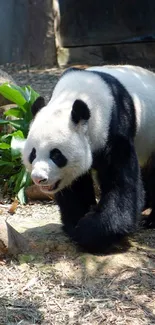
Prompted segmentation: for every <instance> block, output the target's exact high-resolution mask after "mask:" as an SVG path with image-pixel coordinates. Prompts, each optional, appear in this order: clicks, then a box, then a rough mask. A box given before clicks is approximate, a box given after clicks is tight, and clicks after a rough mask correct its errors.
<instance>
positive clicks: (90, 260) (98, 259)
mask: <svg viewBox="0 0 155 325" xmlns="http://www.w3.org/2000/svg"><path fill="white" fill-rule="evenodd" d="M7 215H8V213H7V212H5V213H3V215H2V216H1V218H5V217H6V216H7ZM30 216H31V217H30ZM42 217H43V220H42ZM30 220H31V221H30ZM9 221H10V222H11V224H14V225H15V226H16V228H17V226H18V229H21V231H22V232H23V234H24V236H26V237H29V238H30V239H33V240H34V242H35V243H36V246H37V249H36V250H35V251H32V252H31V253H29V254H27V255H19V256H18V257H17V258H16V260H15V259H14V260H13V261H12V260H10V259H8V260H6V261H4V262H3V261H2V263H1V264H0V324H1V325H4V324H8V325H15V324H22V325H23V324H24V325H28V324H29V325H31V324H42V325H45V324H46V325H47V324H52V325H59V324H64V325H67V324H74V325H75V324H76V325H85V324H92V325H98V324H107V325H109V324H116V325H121V324H123V325H126V324H128V325H137V324H138V325H154V324H155V249H154V245H155V233H154V231H146V232H144V231H143V232H142V231H141V232H140V233H139V234H137V235H135V238H133V239H132V240H131V246H130V248H129V250H128V251H126V252H125V253H121V252H118V253H117V254H111V255H109V256H93V255H90V254H83V253H80V252H79V251H78V250H76V249H75V247H74V246H73V245H72V244H71V243H70V242H69V241H68V240H67V239H66V237H65V236H64V235H63V233H62V230H61V225H60V223H59V214H58V209H57V207H56V206H55V205H54V204H52V205H50V204H49V203H48V204H47V205H45V204H40V203H37V204H31V205H27V206H26V207H22V206H19V207H18V209H17V211H16V213H15V215H13V216H10V217H9ZM51 222H53V223H51ZM18 223H19V225H18ZM26 225H27V229H26ZM36 225H37V227H36Z"/></svg>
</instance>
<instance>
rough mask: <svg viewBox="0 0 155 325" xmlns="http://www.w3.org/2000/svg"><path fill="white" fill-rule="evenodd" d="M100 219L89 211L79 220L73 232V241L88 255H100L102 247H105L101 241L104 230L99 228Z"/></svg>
mask: <svg viewBox="0 0 155 325" xmlns="http://www.w3.org/2000/svg"><path fill="white" fill-rule="evenodd" d="M99 219H100V218H99V217H98V216H96V214H95V213H94V212H93V211H91V212H89V213H87V215H86V216H85V217H84V218H82V219H80V220H79V222H78V224H77V226H76V227H75V230H74V238H73V240H74V241H75V242H76V243H77V244H78V245H79V246H80V247H82V249H84V250H86V251H87V252H90V253H100V252H102V251H103V246H106V245H105V243H104V240H103V236H104V229H103V228H102V227H101V224H100V220H99Z"/></svg>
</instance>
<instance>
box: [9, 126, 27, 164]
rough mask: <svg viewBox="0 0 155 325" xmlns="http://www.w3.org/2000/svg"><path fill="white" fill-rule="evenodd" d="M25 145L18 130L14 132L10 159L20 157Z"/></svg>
mask: <svg viewBox="0 0 155 325" xmlns="http://www.w3.org/2000/svg"><path fill="white" fill-rule="evenodd" d="M24 143H25V140H24V136H23V133H22V132H21V131H20V130H19V131H17V132H14V134H13V136H12V139H11V154H12V158H13V159H14V158H17V157H20V156H21V151H22V148H23V145H24Z"/></svg>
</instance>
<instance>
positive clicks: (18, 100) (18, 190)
mask: <svg viewBox="0 0 155 325" xmlns="http://www.w3.org/2000/svg"><path fill="white" fill-rule="evenodd" d="M0 94H2V95H3V96H4V97H5V98H7V99H9V100H10V101H11V102H13V103H15V104H16V105H17V106H16V107H14V108H10V109H9V110H7V111H6V112H5V113H4V119H0V126H1V127H2V126H5V125H6V124H7V125H10V126H11V127H12V131H11V133H9V134H5V133H4V130H3V127H2V131H1V132H0V180H1V184H2V185H4V184H6V185H7V187H8V190H9V191H10V193H11V195H12V196H14V197H17V198H18V199H19V201H20V203H22V204H23V203H25V202H26V198H25V188H26V187H27V186H28V185H30V183H31V180H30V176H29V174H28V173H27V171H26V170H25V167H24V166H23V164H22V161H21V153H20V150H19V148H18V146H17V140H18V141H21V142H22V141H23V140H24V139H25V138H26V137H27V134H28V129H29V124H30V121H31V120H32V115H31V106H32V104H33V102H34V101H35V99H36V98H37V97H38V96H39V94H38V93H37V92H35V91H34V90H33V89H32V88H31V87H30V86H25V87H19V86H16V85H12V84H9V83H5V84H3V85H1V86H0ZM7 118H8V119H7Z"/></svg>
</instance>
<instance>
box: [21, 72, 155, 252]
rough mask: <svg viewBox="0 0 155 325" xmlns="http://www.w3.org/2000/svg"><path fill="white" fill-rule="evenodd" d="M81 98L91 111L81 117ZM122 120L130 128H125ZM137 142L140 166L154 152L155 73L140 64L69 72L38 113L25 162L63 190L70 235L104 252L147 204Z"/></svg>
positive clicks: (49, 187)
mask: <svg viewBox="0 0 155 325" xmlns="http://www.w3.org/2000/svg"><path fill="white" fill-rule="evenodd" d="M98 72H100V73H101V75H100V74H99V73H98ZM102 73H103V74H102ZM106 76H112V77H110V78H109V77H108V78H109V79H107V77H106ZM113 77H114V78H113ZM110 80H111V82H112V83H113V84H112V85H111V84H110ZM122 96H124V97H123V99H122ZM77 100H78V101H79V103H81V102H82V103H84V104H82V105H85V108H83V109H84V110H86V111H87V110H88V111H89V112H90V116H89V117H88V118H86V119H85V118H82V117H81V118H80V119H79V121H78V122H76V118H75V119H74V118H72V117H71V116H72V113H73V107H74V104H75V103H76V102H77ZM119 101H120V107H119ZM79 105H81V104H79ZM130 106H131V107H130ZM87 113H88V112H87ZM79 114H80V113H79ZM121 116H122V120H121ZM134 116H135V118H136V125H135V122H134ZM128 118H129V120H128ZM115 121H118V123H119V125H118V129H119V132H117V125H115ZM122 121H124V122H123V123H125V126H127V128H128V131H127V132H126V131H125V134H124V135H123V134H122V132H124V126H123V124H122ZM111 122H112V123H113V125H112V126H111ZM132 124H133V125H132ZM111 127H112V128H113V127H114V128H113V129H112V130H115V131H114V133H113V135H112V138H110V132H111ZM130 127H131V128H130ZM134 128H135V131H134V134H135V138H134V143H135V145H134V143H133V130H134ZM132 129H133V130H132ZM120 130H121V131H120ZM112 132H113V131H112ZM128 137H129V138H128ZM109 139H110V140H109ZM111 141H112V142H114V144H113V143H111ZM134 147H135V148H134ZM55 148H56V149H58V150H60V152H61V153H62V155H63V156H64V157H65V159H66V161H67V163H66V164H64V165H63V166H62V168H60V167H59V166H58V165H57V164H56V163H55V162H54V161H53V160H52V159H51V158H50V152H51V150H54V149H55ZM33 149H35V151H36V153H35V155H34V157H33V159H30V154H31V153H32V152H33ZM135 150H136V152H137V155H138V160H139V162H140V164H141V166H144V165H145V164H146V163H147V161H148V159H149V158H150V157H151V155H152V154H153V153H154V152H155V74H154V73H152V72H150V71H149V70H146V69H143V68H140V67H135V66H103V67H92V68H89V69H86V71H85V70H84V71H82V70H76V69H73V70H69V71H68V72H66V73H65V74H64V75H62V77H61V78H60V80H59V81H58V83H57V85H56V87H55V89H54V91H53V95H52V98H51V100H50V101H49V103H48V104H47V105H45V107H43V108H42V109H41V110H40V111H38V112H37V114H36V115H35V117H34V120H33V121H32V123H31V126H30V130H29V134H28V137H27V140H26V143H25V146H24V149H23V162H24V164H25V166H26V167H27V169H28V170H29V171H30V172H31V177H32V179H33V180H34V182H35V183H36V184H37V185H39V186H40V188H41V190H42V191H44V192H47V193H48V194H50V193H54V194H56V200H57V202H58V204H59V207H60V210H61V215H62V221H63V223H64V225H65V229H66V232H67V233H68V234H69V235H70V236H71V238H73V239H74V240H75V241H76V242H78V243H79V244H80V245H81V246H82V247H84V248H86V249H87V250H88V251H93V252H94V251H95V252H99V251H104V249H105V247H107V246H108V245H110V244H111V243H112V242H113V241H115V240H117V239H120V238H121V237H122V236H123V235H125V234H128V233H130V232H132V231H133V230H134V229H135V226H136V223H137V216H138V215H139V214H140V211H141V209H142V206H143V189H142V182H141V177H140V172H139V166H138V163H137V157H136V153H135ZM117 152H118V155H117ZM96 154H97V155H96ZM30 160H31V161H30ZM92 166H93V167H94V168H95V169H96V170H97V172H98V177H99V183H100V187H101V200H100V201H99V204H98V205H97V206H96V207H95V208H94V209H93V210H91V206H92V205H95V197H94V190H93V188H92V180H91V177H90V175H89V170H90V168H91V167H92ZM104 169H105V171H104ZM107 173H109V176H108V174H107ZM89 210H90V211H89ZM82 217H83V218H82ZM80 218H81V219H80ZM75 226H76V227H75Z"/></svg>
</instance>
